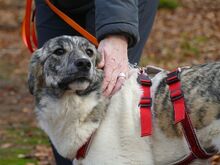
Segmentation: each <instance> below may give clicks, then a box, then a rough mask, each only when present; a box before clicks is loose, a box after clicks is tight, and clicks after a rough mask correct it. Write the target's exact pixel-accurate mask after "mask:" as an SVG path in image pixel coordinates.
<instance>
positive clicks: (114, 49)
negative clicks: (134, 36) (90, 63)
mask: <svg viewBox="0 0 220 165" xmlns="http://www.w3.org/2000/svg"><path fill="white" fill-rule="evenodd" d="M127 48H128V43H127V38H126V37H124V36H121V35H110V36H108V37H106V38H105V39H103V40H101V42H100V43H99V46H98V50H99V52H100V53H101V55H102V59H101V62H100V63H99V64H98V68H103V69H104V80H103V85H102V90H103V94H104V95H105V96H111V95H113V94H114V93H115V92H117V91H118V90H119V89H120V88H121V86H122V85H123V83H124V81H125V79H126V77H123V73H124V74H125V75H127V73H128V68H129V67H128V55H127V54H128V52H127Z"/></svg>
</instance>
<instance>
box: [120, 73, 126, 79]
mask: <svg viewBox="0 0 220 165" xmlns="http://www.w3.org/2000/svg"><path fill="white" fill-rule="evenodd" d="M120 77H122V78H124V79H126V74H125V73H124V72H121V73H119V75H118V78H120Z"/></svg>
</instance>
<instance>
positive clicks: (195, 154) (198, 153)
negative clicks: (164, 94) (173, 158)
mask: <svg viewBox="0 0 220 165" xmlns="http://www.w3.org/2000/svg"><path fill="white" fill-rule="evenodd" d="M180 72H181V69H177V70H176V71H174V72H171V73H169V74H168V75H167V78H166V82H167V84H168V85H169V90H170V99H171V102H172V104H173V109H174V121H175V123H178V122H180V123H181V125H182V128H183V129H182V130H183V133H184V136H185V138H186V140H187V143H188V146H189V149H190V150H191V153H190V154H189V155H188V156H186V157H184V158H183V159H181V160H179V161H177V162H175V163H173V164H174V165H186V164H189V163H190V162H192V161H193V160H194V159H208V158H210V157H211V156H213V155H214V154H216V153H217V151H216V152H213V153H207V152H206V151H205V150H204V149H203V148H202V147H201V146H200V143H199V140H198V138H197V136H196V133H195V130H194V128H193V125H192V122H191V120H190V117H189V115H188V112H187V107H186V104H185V100H184V94H183V91H182V89H181V82H180V76H179V75H180Z"/></svg>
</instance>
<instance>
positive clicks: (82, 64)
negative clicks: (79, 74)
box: [75, 59, 91, 71]
mask: <svg viewBox="0 0 220 165" xmlns="http://www.w3.org/2000/svg"><path fill="white" fill-rule="evenodd" d="M75 66H76V67H77V68H78V69H79V70H80V71H88V70H89V69H90V68H91V62H90V61H89V60H88V59H78V60H76V61H75Z"/></svg>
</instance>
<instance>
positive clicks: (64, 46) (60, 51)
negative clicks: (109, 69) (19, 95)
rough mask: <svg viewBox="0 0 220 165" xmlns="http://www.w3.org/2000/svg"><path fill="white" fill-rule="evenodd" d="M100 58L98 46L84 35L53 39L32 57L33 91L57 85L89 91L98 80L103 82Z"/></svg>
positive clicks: (30, 79)
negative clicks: (99, 65) (97, 67)
mask: <svg viewBox="0 0 220 165" xmlns="http://www.w3.org/2000/svg"><path fill="white" fill-rule="evenodd" d="M99 60H100V54H99V52H98V51H97V50H96V48H95V46H94V45H92V44H91V43H90V42H89V41H87V40H86V39H84V38H82V37H77V36H74V37H72V36H60V37H56V38H53V39H51V40H49V41H48V42H46V43H45V45H44V46H43V47H42V48H41V49H38V50H36V51H35V53H34V54H33V56H32V59H31V62H30V66H29V78H28V84H29V89H30V92H31V93H32V94H35V93H36V92H37V91H38V90H42V89H43V88H44V89H45V88H47V89H50V88H53V89H54V88H56V89H60V90H63V91H65V90H72V91H75V92H78V93H79V94H84V93H88V92H89V91H91V90H92V89H93V88H95V86H97V82H99V84H100V83H101V82H100V81H101V79H102V74H101V73H102V72H101V70H98V69H96V67H95V66H96V64H97V63H98V62H99ZM97 79H98V80H97Z"/></svg>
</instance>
